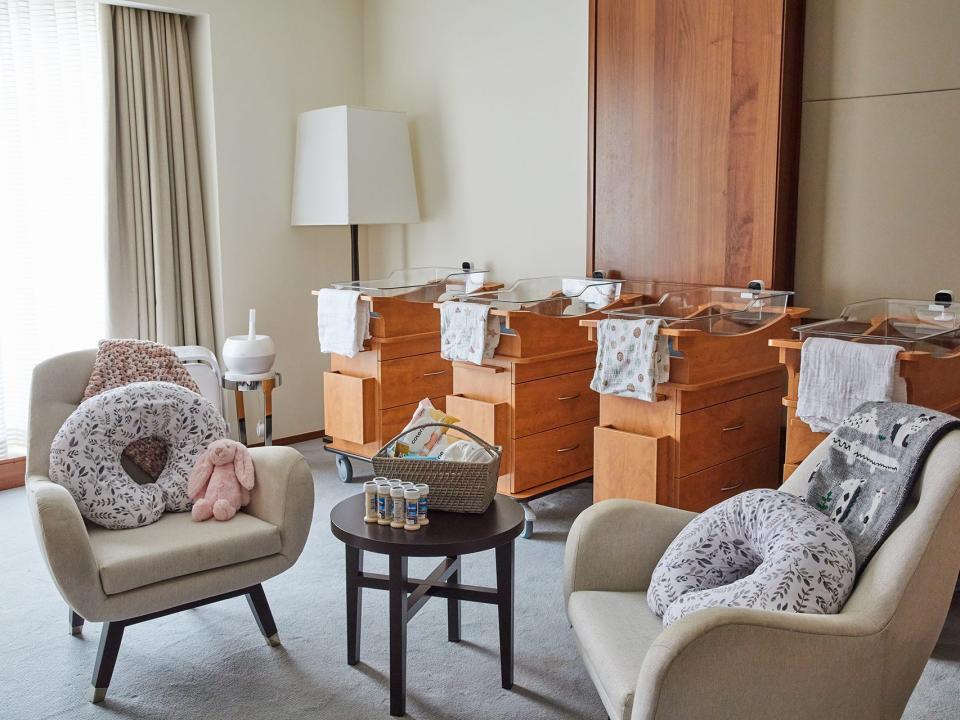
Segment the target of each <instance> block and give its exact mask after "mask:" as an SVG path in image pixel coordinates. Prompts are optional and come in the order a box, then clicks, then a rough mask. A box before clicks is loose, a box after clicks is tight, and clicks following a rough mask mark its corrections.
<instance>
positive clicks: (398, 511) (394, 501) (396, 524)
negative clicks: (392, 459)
mask: <svg viewBox="0 0 960 720" xmlns="http://www.w3.org/2000/svg"><path fill="white" fill-rule="evenodd" d="M390 502H391V512H390V527H392V528H402V527H403V516H404V512H405V510H404V505H403V488H402V487H400V486H399V485H395V486H394V487H392V488H390Z"/></svg>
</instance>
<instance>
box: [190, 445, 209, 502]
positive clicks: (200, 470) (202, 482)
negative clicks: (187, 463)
mask: <svg viewBox="0 0 960 720" xmlns="http://www.w3.org/2000/svg"><path fill="white" fill-rule="evenodd" d="M212 474H213V461H212V460H211V459H210V451H209V450H204V451H203V455H201V456H200V457H199V458H198V459H197V464H196V465H194V467H193V470H192V471H191V472H190V477H189V478H188V479H187V495H188V496H189V497H190V499H191V500H196V499H197V498H198V497H200V496H201V495H203V494H204V493H205V492H206V490H207V483H208V482H209V481H210V475H212Z"/></svg>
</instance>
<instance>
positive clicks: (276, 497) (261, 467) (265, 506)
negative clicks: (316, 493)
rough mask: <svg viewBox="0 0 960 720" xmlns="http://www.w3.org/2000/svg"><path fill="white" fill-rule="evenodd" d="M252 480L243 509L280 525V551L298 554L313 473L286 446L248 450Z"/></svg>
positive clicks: (291, 555) (308, 512)
mask: <svg viewBox="0 0 960 720" xmlns="http://www.w3.org/2000/svg"><path fill="white" fill-rule="evenodd" d="M250 457H251V458H252V459H253V467H254V472H255V474H256V483H255V485H254V486H253V490H251V491H250V504H249V505H247V506H246V508H244V510H245V511H246V512H248V513H250V514H251V515H253V516H254V517H257V518H259V519H260V520H263V521H265V522H268V523H270V524H271V525H276V526H277V527H278V528H280V539H281V542H282V550H281V552H282V553H283V554H284V555H286V556H287V557H288V558H290V560H291V562H292V561H294V560H296V559H297V557H299V555H300V552H301V551H302V550H303V546H304V544H305V543H306V542H307V535H308V534H309V532H310V525H311V523H312V521H313V475H312V474H311V472H310V467H309V466H308V465H307V461H306V460H305V459H304V457H303V455H301V454H300V453H298V452H297V451H296V450H294V449H293V448H290V447H260V448H252V449H251V450H250Z"/></svg>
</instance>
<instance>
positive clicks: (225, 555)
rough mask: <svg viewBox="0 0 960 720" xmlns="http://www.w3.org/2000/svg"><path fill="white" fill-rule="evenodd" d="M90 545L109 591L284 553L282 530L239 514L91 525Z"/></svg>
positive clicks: (185, 515)
mask: <svg viewBox="0 0 960 720" xmlns="http://www.w3.org/2000/svg"><path fill="white" fill-rule="evenodd" d="M89 535H90V546H91V547H92V549H93V555H94V557H95V558H96V560H97V565H98V566H99V567H100V582H101V584H102V585H103V591H104V592H105V593H106V594H107V595H116V594H117V593H122V592H126V591H127V590H133V589H134V588H138V587H143V586H144V585H150V584H152V583H156V582H161V581H163V580H171V579H173V578H176V577H181V576H183V575H189V574H191V573H196V572H204V571H206V570H213V569H215V568H219V567H224V566H226V565H235V564H237V563H242V562H246V561H248V560H256V559H257V558H261V557H266V556H267V555H274V554H276V553H278V552H280V546H281V538H280V530H279V529H278V528H277V527H276V526H275V525H271V524H270V523H268V522H264V521H263V520H260V519H258V518H255V517H254V516H253V515H249V514H247V513H245V512H238V513H237V514H236V515H235V516H234V517H233V518H232V519H231V520H230V522H218V523H212V522H209V523H197V522H193V520H192V519H191V518H190V514H189V513H169V514H167V515H164V516H163V517H161V518H160V519H159V520H158V521H157V522H155V523H153V524H152V525H147V526H146V527H141V528H132V529H129V530H106V529H104V528H100V527H94V526H91V527H90V528H89Z"/></svg>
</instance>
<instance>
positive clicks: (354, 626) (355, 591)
mask: <svg viewBox="0 0 960 720" xmlns="http://www.w3.org/2000/svg"><path fill="white" fill-rule="evenodd" d="M345 547H346V548H347V665H356V664H357V663H358V662H360V626H361V610H362V605H363V588H361V587H360V585H359V583H358V582H357V581H358V580H359V578H360V573H361V572H363V550H360V549H359V548H355V547H351V546H349V545H346V546H345Z"/></svg>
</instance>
